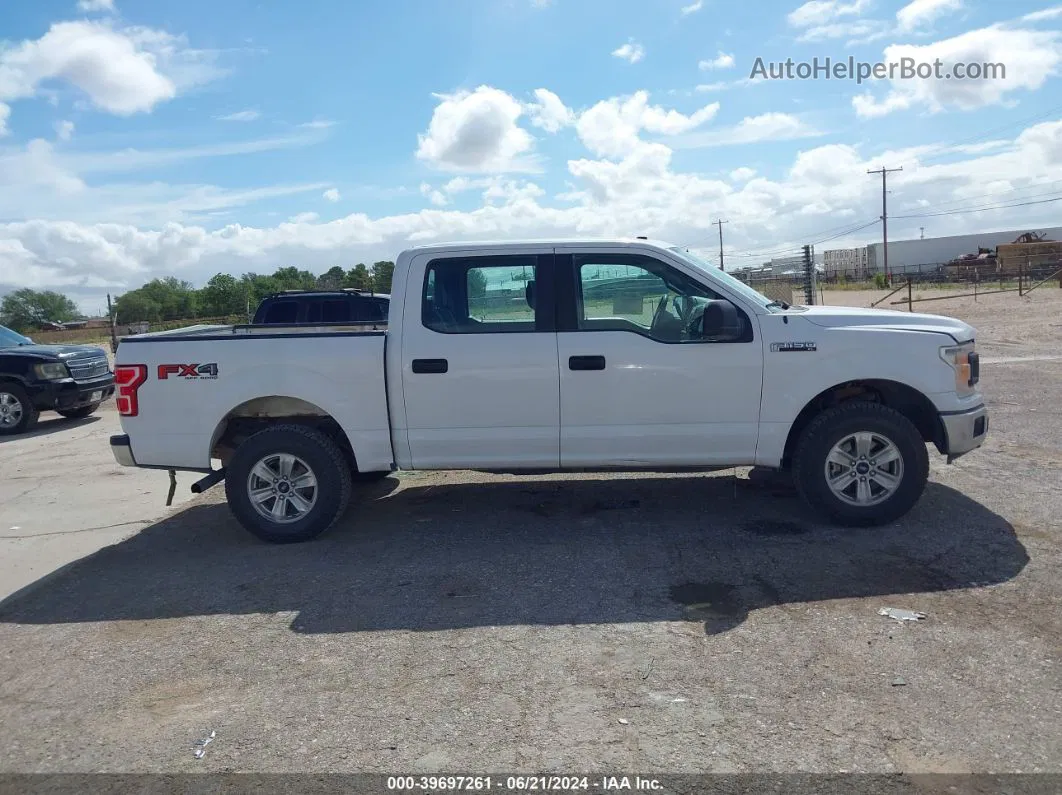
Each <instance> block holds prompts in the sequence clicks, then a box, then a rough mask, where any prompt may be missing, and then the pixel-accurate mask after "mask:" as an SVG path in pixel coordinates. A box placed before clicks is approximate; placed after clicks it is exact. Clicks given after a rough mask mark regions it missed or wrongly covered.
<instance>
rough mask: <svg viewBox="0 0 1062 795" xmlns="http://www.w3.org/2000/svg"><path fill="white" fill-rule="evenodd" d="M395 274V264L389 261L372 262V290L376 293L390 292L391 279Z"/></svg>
mask: <svg viewBox="0 0 1062 795" xmlns="http://www.w3.org/2000/svg"><path fill="white" fill-rule="evenodd" d="M394 273H395V264H394V263H393V262H390V261H389V260H381V261H380V262H374V263H373V265H372V289H373V290H374V291H375V292H378V293H390V292H391V278H392V277H393V276H394Z"/></svg>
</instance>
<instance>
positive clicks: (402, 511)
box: [0, 476, 1029, 633]
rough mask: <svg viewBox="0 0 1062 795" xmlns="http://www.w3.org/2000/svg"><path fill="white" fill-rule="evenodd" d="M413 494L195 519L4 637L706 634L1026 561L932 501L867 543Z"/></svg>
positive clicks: (47, 588) (55, 587) (571, 501)
mask: <svg viewBox="0 0 1062 795" xmlns="http://www.w3.org/2000/svg"><path fill="white" fill-rule="evenodd" d="M416 484H417V481H416V480H410V481H408V482H406V483H405V484H404V487H403V488H401V489H398V490H397V491H394V492H393V493H391V494H389V493H388V491H389V489H394V488H395V486H396V482H395V480H394V479H392V478H389V479H388V480H387V481H384V483H382V484H377V485H376V486H372V487H368V488H366V489H364V490H363V491H362V492H361V494H360V498H359V499H358V502H357V504H355V505H353V506H352V507H351V510H350V512H349V513H348V514H347V516H346V517H345V518H344V520H343V521H342V522H340V523H339V524H337V526H336V527H335V528H333V529H332V530H331V531H330V532H329V533H328V534H327V535H326V536H324V537H322V538H321V539H319V540H317V541H316V542H313V543H309V544H301V545H293V546H270V545H267V544H263V543H260V542H258V541H256V540H255V539H253V538H252V537H251V536H250V535H248V534H247V533H245V532H244V531H243V530H242V528H240V527H239V526H238V525H237V524H236V522H235V520H234V519H232V518H231V516H230V515H229V512H228V509H227V507H226V506H225V505H224V504H202V503H200V504H193V505H191V506H190V507H188V508H186V509H185V510H182V511H180V512H179V513H176V514H174V515H172V516H170V517H169V518H167V519H165V520H163V521H160V522H158V523H157V524H154V525H152V526H150V527H147V528H145V529H144V530H142V531H141V532H139V533H137V534H136V535H135V536H133V537H131V538H129V539H128V540H126V541H123V542H121V543H119V544H116V545H114V546H111V547H107V548H105V549H103V550H100V551H99V552H97V553H95V554H93V555H91V556H89V557H87V558H84V559H82V560H80V561H77V562H75V563H72V564H70V565H69V566H67V567H66V568H65V569H62V570H60V571H59V572H57V573H55V574H54V575H51V576H50V577H48V578H47V579H46V581H43V582H40V583H37V584H36V585H35V586H30V587H29V588H27V589H24V590H23V591H22V592H20V593H16V594H14V595H13V596H11V597H9V598H8V599H6V600H4V601H3V602H2V603H0V621H2V622H5V623H22V624H62V623H73V622H85V621H121V620H145V619H159V618H179V617H184V616H203V615H215V614H253V613H275V612H279V611H296V616H295V617H294V619H293V621H292V624H291V628H292V629H293V630H294V631H295V632H302V633H337V632H359V631H374V630H413V631H432V630H445V629H454V628H464V627H479V626H499V625H512V624H540V625H542V624H544V625H561V624H585V623H595V624H596V623H623V622H637V621H676V620H685V621H691V622H698V623H699V624H703V626H704V629H705V631H706V632H708V633H717V632H723V631H726V630H728V629H731V628H733V627H735V626H738V625H739V624H741V622H743V621H744V620H745V618H746V617H747V616H748V614H749V613H750V612H751V611H753V610H756V609H757V608H762V607H768V606H772V605H787V604H798V603H805V602H816V601H821V600H828V599H841V598H851V597H870V596H875V597H879V596H880V597H884V596H887V595H898V594H908V593H918V592H930V591H944V590H950V589H958V588H968V587H972V586H975V585H984V584H989V583H999V582H1003V581H1006V580H1009V579H1011V578H1013V577H1015V576H1016V575H1017V574H1018V573H1019V572H1021V570H1022V569H1023V568H1024V566H1025V565H1026V563H1027V562H1028V560H1029V558H1028V556H1027V554H1026V551H1025V548H1024V547H1023V546H1022V545H1021V543H1020V542H1019V541H1018V539H1017V538H1016V536H1015V533H1014V530H1013V529H1012V528H1011V526H1010V525H1009V524H1008V523H1007V522H1006V521H1005V520H1004V519H1002V518H1001V517H1000V516H998V515H996V514H994V513H992V512H990V511H989V510H987V509H986V508H985V507H983V506H981V505H980V504H978V503H976V502H974V501H973V500H971V499H969V498H968V497H965V496H964V495H962V494H960V493H959V492H957V491H954V490H953V489H950V488H948V487H946V486H941V485H939V484H930V485H929V487H928V488H927V490H926V494H925V496H924V497H923V499H922V501H921V502H920V503H919V505H918V506H917V507H916V508H915V510H914V511H912V512H911V513H910V514H909V515H908V516H907V517H905V518H904V519H903V520H901V521H899V522H897V523H895V524H893V525H890V526H888V527H884V528H874V529H865V530H847V529H839V528H832V527H827V526H824V525H822V524H820V523H818V522H817V520H816V519H815V518H814V517H813V516H812V515H811V514H810V512H809V511H808V510H807V509H806V508H805V507H804V506H803V504H802V503H801V502H800V501H799V500H798V499H796V498H795V496H794V495H786V494H784V493H782V494H778V493H771V492H769V491H765V490H764V488H763V487H754V486H751V485H749V484H748V482H747V481H736V482H735V481H733V480H731V479H730V478H725V477H713V478H705V477H700V476H691V477H679V478H649V477H641V476H639V477H625V478H613V479H585V480H569V481H564V480H554V479H523V480H510V481H493V482H488V483H452V484H445V483H443V484H438V485H432V486H418V485H416ZM738 484H744V485H741V486H739V485H738Z"/></svg>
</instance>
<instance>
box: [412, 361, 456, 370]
mask: <svg viewBox="0 0 1062 795" xmlns="http://www.w3.org/2000/svg"><path fill="white" fill-rule="evenodd" d="M449 369H450V363H449V362H447V361H446V359H414V360H413V372H414V373H445V372H446V371H447V370H449Z"/></svg>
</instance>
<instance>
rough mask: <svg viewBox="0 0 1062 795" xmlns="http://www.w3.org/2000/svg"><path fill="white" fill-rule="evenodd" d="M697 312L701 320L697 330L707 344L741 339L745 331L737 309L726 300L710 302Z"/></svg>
mask: <svg viewBox="0 0 1062 795" xmlns="http://www.w3.org/2000/svg"><path fill="white" fill-rule="evenodd" d="M697 311H698V312H699V314H700V318H699V322H698V323H697V325H696V328H697V329H698V330H699V331H700V333H701V339H702V340H703V341H705V342H730V341H733V340H737V339H740V337H741V336H742V334H743V333H744V331H745V328H744V324H743V323H742V320H741V314H740V313H739V312H738V310H737V307H735V306H734V305H733V304H732V303H730V302H729V301H727V300H726V299H725V298H719V299H714V300H709V301H707V302H705V303H704V305H703V306H702V307H700V308H699V309H698V310H697Z"/></svg>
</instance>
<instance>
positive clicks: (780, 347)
mask: <svg viewBox="0 0 1062 795" xmlns="http://www.w3.org/2000/svg"><path fill="white" fill-rule="evenodd" d="M818 349H819V348H818V345H817V344H816V343H814V342H772V343H771V351H772V352H773V353H804V352H810V351H817V350H818Z"/></svg>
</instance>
